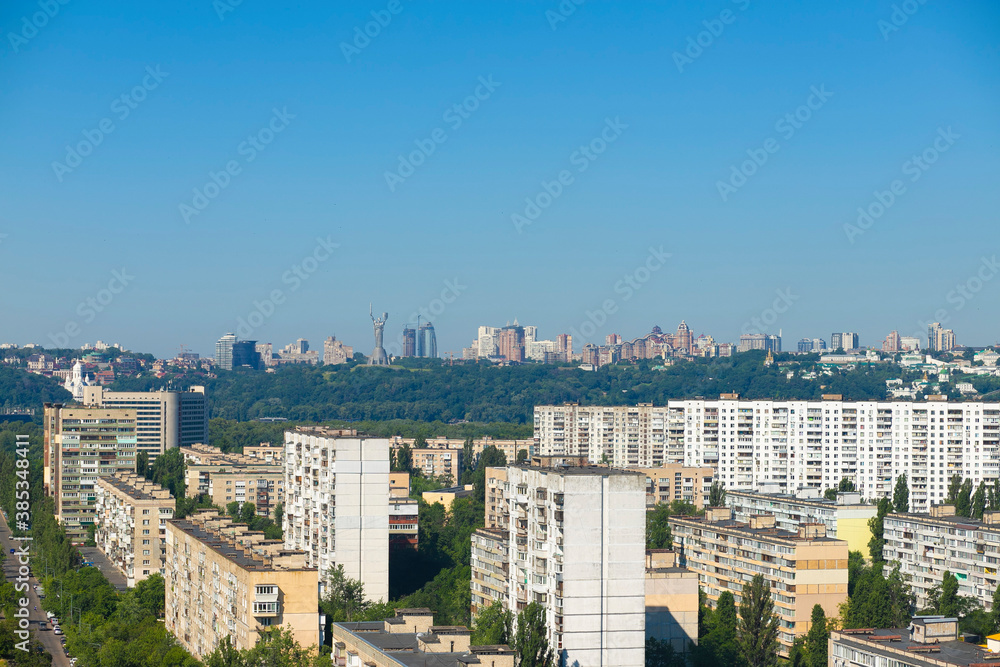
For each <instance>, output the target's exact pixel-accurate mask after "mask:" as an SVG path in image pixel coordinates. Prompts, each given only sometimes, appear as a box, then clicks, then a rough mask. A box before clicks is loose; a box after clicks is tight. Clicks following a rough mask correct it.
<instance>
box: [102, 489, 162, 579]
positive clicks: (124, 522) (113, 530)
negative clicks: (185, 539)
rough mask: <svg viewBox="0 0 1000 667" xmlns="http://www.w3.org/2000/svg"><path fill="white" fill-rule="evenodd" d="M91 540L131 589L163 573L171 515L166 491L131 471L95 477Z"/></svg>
mask: <svg viewBox="0 0 1000 667" xmlns="http://www.w3.org/2000/svg"><path fill="white" fill-rule="evenodd" d="M96 491H97V500H96V502H95V521H94V522H95V523H96V524H97V530H96V531H95V532H94V540H95V541H96V542H97V548H98V549H100V550H101V551H102V552H103V553H104V555H105V556H107V557H108V560H110V561H111V562H112V563H114V564H115V566H116V567H117V568H118V569H119V570H121V572H122V574H123V575H125V580H126V582H127V584H128V586H129V587H130V588H131V587H132V586H135V585H136V584H137V583H139V582H140V581H142V580H143V579H145V578H147V577H148V576H149V575H151V574H156V573H159V574H163V567H164V562H165V560H166V557H167V521H168V520H170V519H172V518H174V497H173V496H171V495H170V491H168V490H167V489H165V488H163V487H162V486H160V485H159V484H154V483H153V482H150V481H149V480H148V479H145V478H144V477H139V476H138V475H136V474H135V473H118V474H116V475H114V476H111V477H98V478H97V489H96Z"/></svg>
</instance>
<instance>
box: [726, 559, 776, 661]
mask: <svg viewBox="0 0 1000 667" xmlns="http://www.w3.org/2000/svg"><path fill="white" fill-rule="evenodd" d="M740 597H741V599H740V621H739V625H738V626H737V632H736V641H737V644H738V645H739V647H740V651H741V652H742V653H743V656H744V658H745V659H746V661H747V665H748V666H749V667H774V666H776V665H777V664H778V617H777V616H776V615H775V613H774V600H772V599H771V587H770V586H769V585H768V584H767V583H766V582H765V581H764V576H763V575H761V574H756V575H754V578H753V580H752V581H750V582H749V583H747V584H744V585H743V594H742V595H741V596H740Z"/></svg>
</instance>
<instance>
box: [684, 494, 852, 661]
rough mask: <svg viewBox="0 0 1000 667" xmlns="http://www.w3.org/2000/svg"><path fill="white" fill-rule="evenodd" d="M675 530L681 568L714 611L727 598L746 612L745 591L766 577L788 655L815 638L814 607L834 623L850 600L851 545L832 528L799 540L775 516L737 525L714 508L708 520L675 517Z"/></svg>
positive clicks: (804, 528)
mask: <svg viewBox="0 0 1000 667" xmlns="http://www.w3.org/2000/svg"><path fill="white" fill-rule="evenodd" d="M669 523H670V528H671V531H672V533H673V538H674V549H675V550H676V551H677V553H678V554H679V556H680V560H679V564H680V565H681V566H682V567H687V568H689V569H691V570H694V571H695V572H697V574H698V580H699V582H700V584H701V587H702V589H703V590H704V591H705V594H706V595H707V596H708V600H709V604H710V605H712V606H715V603H716V602H717V601H718V599H719V595H721V594H722V593H723V591H729V592H730V593H732V594H733V596H734V597H735V598H736V603H737V605H739V601H740V596H741V595H742V592H743V586H744V585H745V584H747V583H749V582H750V581H751V580H752V579H753V577H754V575H756V574H761V575H763V576H764V580H765V581H766V582H767V584H768V585H769V586H770V587H771V596H772V598H773V600H774V609H775V613H776V614H777V615H778V618H779V624H780V627H779V631H778V640H779V641H780V643H781V647H782V648H781V653H782V655H787V653H788V649H789V648H791V646H792V642H793V641H794V640H795V638H796V637H799V636H802V635H805V634H806V633H807V632H808V631H809V626H810V622H811V618H812V608H813V606H815V605H817V604H819V605H821V606H822V607H823V610H824V611H825V612H826V615H827V617H828V618H832V617H835V616H837V614H839V613H840V610H839V606H840V604H841V603H842V602H844V601H845V600H846V599H847V554H848V549H847V542H846V541H845V540H838V539H834V538H831V537H828V536H827V535H826V526H825V525H824V524H802V525H800V526H799V530H798V532H794V533H793V532H788V531H784V530H779V529H778V528H777V526H776V523H775V517H774V515H757V516H754V517H751V518H750V521H749V523H741V522H738V521H734V520H733V519H732V513H731V510H730V509H729V508H728V507H727V508H709V509H708V510H706V512H705V516H704V517H687V516H672V517H670V519H669Z"/></svg>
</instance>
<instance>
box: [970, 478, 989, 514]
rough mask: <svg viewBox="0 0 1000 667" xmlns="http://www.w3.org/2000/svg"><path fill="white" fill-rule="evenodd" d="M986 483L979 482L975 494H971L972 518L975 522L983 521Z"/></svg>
mask: <svg viewBox="0 0 1000 667" xmlns="http://www.w3.org/2000/svg"><path fill="white" fill-rule="evenodd" d="M986 503H987V500H986V482H980V483H979V486H978V487H977V488H976V492H975V493H974V494H972V513H971V514H972V518H973V519H976V520H977V521H982V520H983V514H985V513H986Z"/></svg>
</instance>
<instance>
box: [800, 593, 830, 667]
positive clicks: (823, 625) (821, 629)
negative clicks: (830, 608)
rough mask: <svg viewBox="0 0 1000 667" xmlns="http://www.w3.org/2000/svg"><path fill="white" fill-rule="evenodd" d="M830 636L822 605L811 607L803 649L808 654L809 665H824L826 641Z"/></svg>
mask: <svg viewBox="0 0 1000 667" xmlns="http://www.w3.org/2000/svg"><path fill="white" fill-rule="evenodd" d="M829 638H830V629H829V627H828V626H827V622H826V612H824V611H823V606H822V605H819V604H817V605H815V606H814V607H813V609H812V619H811V624H810V626H809V632H808V633H807V634H806V642H805V649H806V654H807V655H808V656H809V667H826V663H827V651H826V642H827V640H828V639H829Z"/></svg>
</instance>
